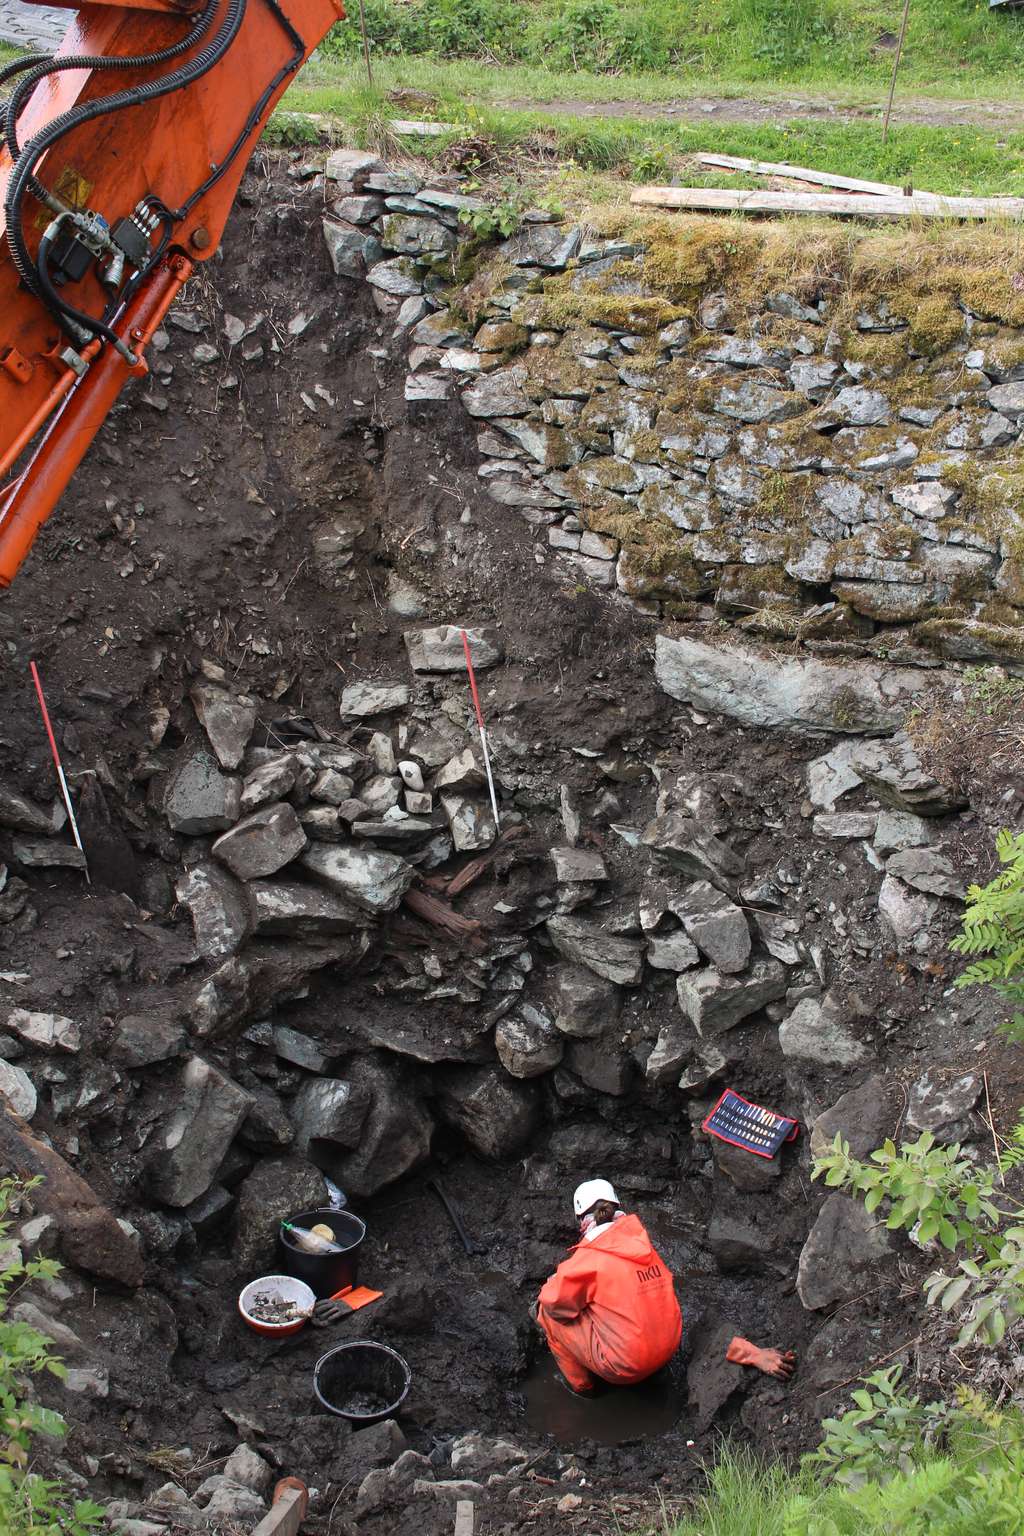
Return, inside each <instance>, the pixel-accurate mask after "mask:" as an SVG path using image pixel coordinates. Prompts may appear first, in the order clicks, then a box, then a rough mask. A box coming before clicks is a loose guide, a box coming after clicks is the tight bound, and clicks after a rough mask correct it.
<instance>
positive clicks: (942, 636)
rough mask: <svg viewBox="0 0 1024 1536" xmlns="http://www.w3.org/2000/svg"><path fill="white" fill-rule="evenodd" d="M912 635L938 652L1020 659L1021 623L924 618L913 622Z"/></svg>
mask: <svg viewBox="0 0 1024 1536" xmlns="http://www.w3.org/2000/svg"><path fill="white" fill-rule="evenodd" d="M914 634H915V636H916V638H917V639H918V640H920V641H922V642H923V643H924V644H925V645H927V646H929V647H931V648H932V649H933V650H937V651H938V652H939V653H940V655H944V656H949V655H953V656H959V657H961V658H962V659H970V658H971V657H979V658H981V657H984V656H986V655H987V656H991V657H994V658H997V659H998V660H1000V661H1007V662H1011V663H1018V662H1019V663H1024V625H1021V624H1012V625H1011V624H993V623H988V622H985V621H984V620H980V619H952V618H939V619H926V620H925V621H924V622H923V623H921V624H918V625H916V626H915V629H914Z"/></svg>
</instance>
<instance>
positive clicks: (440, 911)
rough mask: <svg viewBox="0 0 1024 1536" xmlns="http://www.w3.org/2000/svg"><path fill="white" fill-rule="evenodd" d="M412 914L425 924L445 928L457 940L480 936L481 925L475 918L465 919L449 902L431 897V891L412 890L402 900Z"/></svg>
mask: <svg viewBox="0 0 1024 1536" xmlns="http://www.w3.org/2000/svg"><path fill="white" fill-rule="evenodd" d="M402 900H403V903H404V905H405V906H407V907H408V908H409V911H410V912H415V914H416V916H417V917H421V918H422V919H423V921H424V922H425V923H430V924H432V925H433V927H435V928H443V929H444V930H445V932H446V933H450V934H451V935H452V936H453V937H454V938H457V939H473V938H477V937H479V935H480V931H481V925H480V924H479V923H478V922H477V920H476V918H475V917H463V915H462V913H461V912H456V910H455V908H454V907H450V906H449V905H448V903H447V902H445V901H440V900H439V899H438V897H436V896H431V894H430V892H429V891H418V890H416V889H415V888H412V889H410V890H408V891H406V893H405V895H404V897H403V898H402Z"/></svg>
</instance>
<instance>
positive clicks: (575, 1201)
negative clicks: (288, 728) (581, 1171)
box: [572, 1179, 619, 1216]
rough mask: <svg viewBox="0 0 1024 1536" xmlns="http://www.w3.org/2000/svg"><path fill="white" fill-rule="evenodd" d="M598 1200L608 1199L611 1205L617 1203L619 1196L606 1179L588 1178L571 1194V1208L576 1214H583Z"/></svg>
mask: <svg viewBox="0 0 1024 1536" xmlns="http://www.w3.org/2000/svg"><path fill="white" fill-rule="evenodd" d="M599 1200H610V1201H611V1203H612V1205H618V1203H619V1197H618V1195H617V1194H616V1193H615V1191H614V1189H613V1188H612V1186H611V1185H610V1184H609V1182H608V1180H607V1179H588V1180H587V1181H586V1183H585V1184H580V1185H579V1187H578V1188H577V1190H576V1193H575V1194H574V1195H573V1197H572V1208H573V1210H574V1211H575V1212H576V1215H577V1216H585V1215H586V1214H587V1212H588V1211H589V1210H591V1209H592V1208H593V1206H595V1205H596V1204H597V1202H598V1201H599Z"/></svg>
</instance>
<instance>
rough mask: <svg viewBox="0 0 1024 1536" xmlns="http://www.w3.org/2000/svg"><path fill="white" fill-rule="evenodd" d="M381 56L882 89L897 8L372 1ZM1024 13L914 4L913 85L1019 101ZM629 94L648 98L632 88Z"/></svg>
mask: <svg viewBox="0 0 1024 1536" xmlns="http://www.w3.org/2000/svg"><path fill="white" fill-rule="evenodd" d="M365 9H366V20H367V27H368V30H369V34H370V37H371V39H372V44H373V48H374V52H375V53H376V54H378V55H391V56H396V55H415V56H427V57H432V58H438V59H445V60H448V59H464V60H484V61H487V62H488V63H489V64H492V65H494V64H499V65H509V64H520V65H526V66H529V67H532V68H535V69H536V68H544V69H547V70H552V69H554V70H560V71H564V72H565V73H566V74H567V75H571V76H573V77H576V76H578V75H582V74H586V75H589V76H601V75H616V76H621V75H629V76H638V75H639V76H658V75H671V77H672V78H673V79H674V82H675V90H676V91H677V92H678V90H679V87H680V84H681V83H683V82H686V81H689V82H690V83H693V84H699V87H700V89H702V90H707V89H708V81H709V79H715V80H716V84H717V81H718V80H730V81H733V82H745V83H747V84H760V83H762V82H764V83H767V84H770V85H773V86H775V87H778V86H780V85H782V84H784V83H785V84H799V85H804V86H810V85H815V86H817V85H834V86H839V87H842V86H843V85H844V84H845V82H847V81H849V80H858V81H860V82H861V83H862V84H864V85H867V84H869V83H873V84H875V85H876V87H877V86H881V85H882V84H883V83H884V82H885V81H886V79H887V77H888V74H889V71H890V70H891V67H892V44H893V42H894V38H893V35H892V34H893V29H894V26H895V21H896V15H897V13H896V12H895V11H894V10H893V8H892V6H891V5H888V4H884V3H882V0H692V3H691V4H690V5H687V6H680V5H679V4H678V3H677V0H525V3H524V0H518V3H517V0H412V3H408V0H366V7H365ZM359 48H360V39H359V27H358V19H357V18H350V19H349V20H347V21H344V22H340V23H338V25H337V26H335V27H334V29H333V30H332V32H331V34H330V36H329V38H328V40H327V41H326V43H325V44H324V45H323V47H322V49H321V52H322V54H324V55H326V56H334V57H338V58H341V59H349V58H354V57H356V56H357V54H358V51H359ZM1022 65H1024V19H1022V18H1021V17H1019V16H1017V15H1016V14H1014V13H1013V12H1010V13H1008V14H1007V13H990V12H989V10H988V8H987V6H986V5H984V4H982V3H973V0H972V3H969V4H964V3H962V0H930V3H929V4H928V5H927V6H917V7H913V6H912V7H911V11H910V26H909V31H908V34H907V42H906V49H905V54H904V61H903V66H902V79H903V81H904V84H905V85H909V84H917V85H920V86H924V87H925V88H926V89H928V90H934V89H935V88H936V86H937V85H945V86H946V87H947V88H954V89H956V90H957V91H963V90H964V89H967V90H970V89H971V87H972V85H973V86H974V87H975V88H976V89H977V90H978V94H982V91H981V89H980V82H981V81H982V80H984V81H985V83H986V84H987V85H988V86H990V87H991V86H992V84H993V83H994V82H995V81H1000V82H1005V84H1006V88H1007V92H1008V94H1011V95H1019V92H1020V83H1019V82H1020V70H1021V66H1022ZM618 86H619V91H620V93H621V94H622V95H633V94H635V93H634V92H633V91H632V89H631V88H630V87H629V86H628V85H627V84H626V82H625V81H622V80H620V81H619V82H618Z"/></svg>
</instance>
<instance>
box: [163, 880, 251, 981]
mask: <svg viewBox="0 0 1024 1536" xmlns="http://www.w3.org/2000/svg"><path fill="white" fill-rule="evenodd" d="M174 894H175V896H176V897H177V898H178V900H179V902H181V904H182V906H183V907H187V908H188V911H189V915H190V917H191V918H192V928H193V931H194V932H195V936H196V948H197V949H198V951H199V953H200V954H201V955H202V956H204V958H205V959H207V960H215V959H218V958H219V957H221V956H223V955H233V954H234V953H235V951H236V950H238V949H241V947H242V945H243V944H244V943H245V941H246V939H247V938H248V937H249V935H250V934H251V932H252V928H253V914H252V907H251V905H250V902H249V897H248V895H247V893H246V889H245V886H244V885H241V884H239V882H238V881H237V880H236V879H235V878H234V876H233V875H231V874H229V873H228V871H227V870H226V869H221V868H219V867H218V865H216V864H212V863H203V864H195V865H193V867H192V868H191V869H190V870H189V871H188V872H187V873H186V874H184V875H181V876H180V877H179V878H178V881H177V883H176V884H175V887H174Z"/></svg>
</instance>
